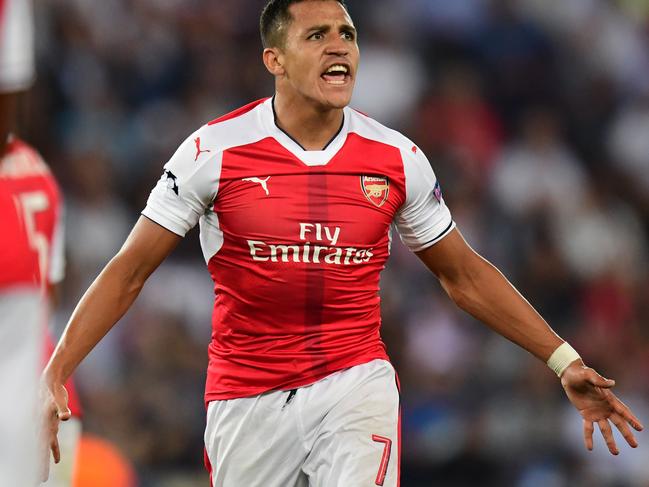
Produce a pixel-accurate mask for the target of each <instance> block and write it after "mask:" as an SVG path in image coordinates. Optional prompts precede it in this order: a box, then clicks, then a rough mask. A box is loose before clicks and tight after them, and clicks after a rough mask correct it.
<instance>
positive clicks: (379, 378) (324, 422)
mask: <svg viewBox="0 0 649 487" xmlns="http://www.w3.org/2000/svg"><path fill="white" fill-rule="evenodd" d="M302 392H306V393H305V394H301V393H302ZM298 394H301V395H302V397H300V399H301V400H302V402H300V403H299V404H302V405H306V407H311V408H312V410H313V412H314V413H315V414H314V415H313V416H312V418H313V419H314V423H313V425H312V426H313V430H312V434H311V439H312V446H311V452H310V454H309V456H308V457H307V460H306V462H305V464H304V467H303V470H304V472H305V473H306V474H307V476H308V478H309V486H311V487H349V486H361V485H362V486H373V485H378V486H385V487H396V486H397V485H398V482H399V454H400V452H399V447H400V445H399V434H400V432H399V392H398V388H397V384H396V378H395V373H394V369H393V368H392V365H391V364H389V363H388V362H385V361H378V360H377V361H373V362H370V363H368V364H364V365H360V366H357V367H352V368H351V369H348V370H346V371H344V372H341V373H339V374H334V375H333V376H330V377H328V378H327V379H325V380H323V381H321V382H319V383H316V384H314V385H313V386H312V387H311V388H310V389H309V390H308V391H306V390H305V391H303V390H302V389H301V390H300V391H299V392H298ZM309 395H311V397H307V396H309ZM323 399H324V400H325V401H328V406H327V407H326V408H325V409H324V410H322V409H321V405H322V404H324V402H323ZM318 416H319V417H318ZM304 417H305V418H307V417H308V415H307V414H306V413H305V414H304ZM317 421H319V423H318V422H317ZM307 437H309V436H308V435H307Z"/></svg>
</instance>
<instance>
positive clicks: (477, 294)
mask: <svg viewBox="0 0 649 487" xmlns="http://www.w3.org/2000/svg"><path fill="white" fill-rule="evenodd" d="M416 254H417V256H418V257H419V258H420V259H421V260H422V261H423V262H424V264H426V266H427V267H428V268H429V269H430V270H431V271H432V272H433V273H434V274H435V275H436V276H437V278H438V279H439V280H440V283H441V284H442V287H443V288H444V290H445V291H446V293H447V294H448V295H449V296H450V298H451V299H452V300H453V301H454V302H455V303H456V304H457V305H458V307H460V308H461V309H463V310H464V311H466V312H468V313H469V314H471V315H472V316H473V317H475V318H476V319H478V320H480V321H482V322H483V323H485V324H486V325H487V326H489V327H490V328H491V329H492V330H494V331H496V332H498V333H499V334H501V335H502V336H504V337H505V338H507V339H509V340H511V341H512V342H514V343H516V344H517V345H519V346H521V347H523V348H524V349H526V350H527V351H529V352H530V353H532V354H533V355H534V356H536V357H538V358H539V359H541V360H543V361H544V362H547V361H548V359H549V358H550V356H551V355H552V353H553V352H554V351H555V350H556V349H557V348H558V347H559V346H560V345H562V344H563V343H564V342H563V340H562V339H561V338H560V337H559V336H558V335H557V334H556V333H555V332H554V331H553V330H552V328H550V326H549V325H548V324H547V323H546V322H545V320H543V318H542V317H541V316H540V315H539V314H538V313H537V312H536V311H535V310H534V308H532V306H531V305H530V304H529V303H528V302H527V301H526V300H525V299H524V298H523V297H522V296H521V295H520V293H519V292H518V291H517V290H516V289H515V288H514V287H513V286H512V285H511V284H510V283H509V281H507V279H506V278H505V277H504V276H503V275H502V274H501V273H500V271H498V269H496V268H495V267H494V266H493V265H492V264H490V263H489V262H487V261H486V260H485V259H484V258H482V257H481V256H480V255H478V254H477V253H476V252H474V251H473V249H472V248H471V247H469V245H468V244H467V243H466V242H465V240H464V239H463V237H462V235H461V234H460V232H459V231H458V230H457V229H456V230H453V231H452V232H451V233H450V234H448V235H447V236H446V237H445V238H443V239H442V240H440V241H439V242H438V243H436V244H435V245H432V246H430V247H428V248H427V249H424V250H422V251H419V252H417V253H416ZM561 384H562V386H563V388H564V390H565V391H566V394H567V396H568V398H569V399H570V401H571V402H572V403H573V405H574V406H575V407H576V408H577V410H578V411H579V413H580V414H581V415H582V417H583V423H584V440H585V444H586V447H587V448H588V449H589V450H591V449H592V448H593V439H592V435H593V430H594V423H597V424H598V426H599V428H600V431H601V432H602V435H603V437H604V439H605V441H606V444H607V445H608V448H609V450H610V452H611V453H612V454H614V455H616V454H617V453H618V449H617V446H616V444H615V441H614V439H613V433H612V431H611V426H610V424H609V421H611V422H612V423H613V424H615V426H616V427H617V428H618V429H619V430H620V432H621V433H622V435H623V436H624V438H625V439H626V441H627V442H628V443H629V445H631V446H632V447H634V448H635V447H636V446H637V445H638V443H637V441H636V439H635V437H634V436H633V433H632V432H631V430H630V428H629V426H628V424H630V425H631V426H632V427H633V428H635V429H636V430H638V431H640V430H642V428H643V427H642V425H641V424H640V421H639V420H638V419H637V418H636V417H635V416H634V415H633V413H632V412H631V410H630V409H629V408H628V407H627V406H626V405H625V404H624V403H622V402H621V401H620V400H619V399H618V398H617V397H616V396H615V395H614V394H613V393H612V392H611V391H610V388H611V387H613V386H614V385H615V382H614V381H612V380H609V379H604V378H603V377H602V376H600V375H599V374H598V373H597V372H595V371H594V370H593V369H591V368H588V367H586V366H585V365H584V363H583V362H582V360H581V359H578V360H575V361H573V362H572V363H571V364H570V365H569V366H568V367H567V368H566V369H565V371H564V372H563V373H562V374H561ZM627 423H628V424H627Z"/></svg>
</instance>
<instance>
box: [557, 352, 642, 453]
mask: <svg viewBox="0 0 649 487" xmlns="http://www.w3.org/2000/svg"><path fill="white" fill-rule="evenodd" d="M561 385H562V386H563V388H564V390H565V391H566V394H567V395H568V399H570V402H572V404H573V405H574V406H575V407H576V408H577V411H579V414H581V416H582V418H583V421H584V441H585V444H586V448H587V449H588V450H592V449H593V431H594V429H595V426H594V423H597V425H598V426H599V430H600V432H601V433H602V436H603V437H604V441H605V442H606V445H607V446H608V449H609V451H610V452H611V453H612V454H613V455H617V454H618V453H619V450H618V448H617V445H616V444H615V440H614V438H613V431H612V430H611V425H610V424H609V421H610V422H611V423H613V424H614V425H615V426H616V428H617V429H618V430H620V433H622V436H623V437H624V439H625V440H626V441H627V443H628V444H629V445H631V447H632V448H636V447H637V446H638V441H637V440H636V439H635V436H634V435H633V433H632V431H631V429H630V428H629V425H631V426H632V427H633V428H634V429H635V430H637V431H642V429H643V426H642V424H641V423H640V421H639V420H638V418H636V417H635V415H634V414H633V413H632V412H631V410H630V409H629V408H628V406H627V405H626V404H624V403H623V402H622V401H620V400H619V399H618V398H617V397H616V396H615V394H613V393H612V392H611V390H610V389H611V388H612V387H613V386H614V385H615V381H614V380H610V379H605V378H604V377H602V376H601V375H599V374H598V373H597V372H595V371H594V370H593V369H591V368H589V367H586V366H585V365H584V364H583V362H581V360H575V361H574V362H572V363H571V364H570V365H569V366H568V368H567V369H566V370H565V371H564V372H563V374H562V375H561ZM627 423H628V424H627Z"/></svg>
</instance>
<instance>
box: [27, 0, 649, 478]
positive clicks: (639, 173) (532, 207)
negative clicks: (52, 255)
mask: <svg viewBox="0 0 649 487" xmlns="http://www.w3.org/2000/svg"><path fill="white" fill-rule="evenodd" d="M36 3H37V8H36V17H37V19H36V20H37V33H38V38H37V42H38V53H39V54H38V59H39V65H38V66H39V78H38V82H37V85H36V87H35V89H34V91H33V93H32V96H31V100H30V115H29V118H28V119H27V121H28V130H27V133H26V137H25V138H26V139H27V140H29V141H30V142H32V143H33V144H34V145H35V146H36V147H38V148H39V150H40V151H41V152H42V153H43V155H44V156H45V158H46V160H48V162H49V163H50V164H51V165H52V167H53V170H54V172H55V173H56V174H57V176H58V178H59V180H60V181H61V184H62V186H63V188H64V192H65V196H66V204H67V249H68V269H67V279H66V282H65V285H64V290H63V295H62V296H63V301H62V306H61V309H60V311H59V313H58V315H57V320H56V322H57V323H56V325H57V327H58V329H59V331H60V329H61V328H62V327H63V326H64V324H65V321H66V319H67V317H68V316H69V314H70V312H71V310H72V308H73V306H74V304H75V303H76V302H77V300H78V299H79V297H80V295H81V294H82V292H83V291H84V290H85V289H86V287H87V286H88V285H89V283H90V282H91V281H92V279H93V278H94V277H95V276H96V274H97V273H98V272H99V271H100V270H101V268H102V267H103V265H104V264H105V263H106V262H107V260H108V259H109V258H110V257H111V256H112V255H113V254H114V253H115V252H116V251H117V250H118V248H119V246H120V244H121V242H122V241H123V240H124V238H125V237H126V235H127V234H128V231H129V229H130V228H131V226H132V225H133V224H134V223H135V221H136V219H137V218H138V215H139V212H140V211H141V209H142V208H143V207H144V205H145V202H146V198H147V196H148V193H149V191H150V189H151V188H152V187H153V186H154V184H155V182H156V180H157V179H158V177H159V176H160V174H161V173H162V165H163V164H164V163H165V162H166V161H167V160H168V158H169V157H170V156H171V154H173V152H174V150H175V148H176V147H177V146H178V145H179V143H180V142H181V141H182V140H183V139H184V138H185V137H187V136H188V135H189V134H190V133H191V132H193V131H194V130H195V129H196V128H198V127H199V126H200V125H202V124H203V123H205V122H207V121H209V120H211V119H213V118H216V117H217V116H219V115H221V114H223V113H225V112H227V111H229V110H231V109H234V108H237V107H239V106H241V105H243V104H246V103H247V102H249V101H252V100H255V99H258V98H262V97H265V96H269V95H271V94H272V91H273V81H272V78H271V76H270V75H269V74H268V73H266V72H265V69H264V68H263V65H262V63H261V57H260V53H261V45H260V41H259V36H258V32H257V29H258V16H259V12H260V9H261V7H262V5H263V3H264V2H263V0H219V1H218V2H217V1H207V0H132V1H126V0H104V1H102V2H87V1H84V0H56V1H54V0H40V1H39V2H36ZM348 3H349V7H350V11H351V14H352V17H353V19H354V21H355V23H356V25H357V27H358V29H359V33H360V37H359V43H360V47H361V71H360V73H359V77H358V81H357V87H356V94H355V98H354V101H353V106H354V107H356V108H358V109H360V110H362V111H364V112H366V113H368V114H369V115H370V116H372V117H374V118H376V119H377V120H379V121H380V122H383V123H385V124H386V125H388V126H391V127H393V128H396V129H398V130H401V131H403V132H404V133H405V134H407V135H408V136H410V137H411V138H412V139H413V140H414V141H415V142H416V143H417V144H418V145H419V146H420V147H421V148H422V150H424V151H425V153H426V154H427V155H428V157H429V159H430V160H431V163H432V165H433V168H434V170H435V172H436V174H437V176H438V178H439V179H440V181H441V183H442V188H443V190H444V196H445V199H446V202H447V204H448V205H449V207H450V209H451V212H452V214H453V216H454V219H455V220H456V221H457V223H458V226H459V228H460V230H461V231H462V233H463V234H464V236H465V238H466V239H467V240H468V241H469V243H470V244H471V245H472V246H473V247H474V248H475V249H476V250H478V251H479V252H480V253H482V254H483V255H484V256H485V257H487V258H488V259H489V260H491V261H492V262H494V263H495V264H496V265H497V266H498V267H499V268H500V269H501V270H502V271H503V272H504V273H505V274H506V275H507V276H508V277H509V278H510V280H511V281H512V282H513V283H514V284H515V285H516V286H517V287H518V289H520V290H521V292H522V293H523V294H524V295H525V296H526V297H527V298H528V299H529V300H530V301H531V302H532V304H533V305H534V306H535V307H536V308H537V309H538V310H539V311H540V313H541V314H542V315H543V316H544V317H545V318H546V319H547V320H548V321H549V322H550V324H551V325H552V326H553V327H554V328H555V329H556V330H557V332H558V333H560V334H561V335H562V336H563V337H564V338H566V339H568V340H569V341H570V342H571V343H572V344H573V345H574V346H575V348H576V349H577V350H578V351H580V353H581V354H582V356H583V357H585V359H586V361H587V363H588V364H591V365H593V366H594V367H596V368H598V369H599V370H601V371H602V372H603V373H605V374H607V375H609V376H611V377H613V378H615V379H616V380H617V383H618V387H617V392H618V394H619V395H620V396H621V397H622V398H623V400H625V401H626V402H628V403H629V405H631V406H632V407H634V408H635V412H636V413H637V414H638V416H639V417H640V419H641V420H642V421H644V423H645V424H647V423H649V401H648V400H649V388H648V385H649V273H648V272H647V270H648V266H647V257H648V255H649V254H648V253H647V245H648V238H649V3H648V2H646V1H643V0H570V1H562V0H453V1H449V0H349V1H348ZM197 234H198V232H197V231H193V232H192V233H190V235H189V236H188V237H187V238H186V239H185V241H184V242H183V244H182V245H181V246H180V248H179V249H178V250H177V251H176V252H175V253H174V254H173V255H172V257H171V258H170V259H169V260H168V261H167V262H166V263H165V264H163V266H162V267H161V268H160V269H159V271H158V272H156V273H155V274H154V275H153V276H152V278H151V280H150V282H149V283H148V284H147V286H146V287H145V289H144V291H143V293H142V295H141V297H140V298H139V300H138V301H137V303H136V305H135V306H134V308H133V309H132V310H131V311H130V312H129V313H128V315H127V316H126V317H125V318H124V319H122V322H121V323H120V324H119V325H118V326H117V327H116V328H115V329H114V330H113V331H112V332H111V333H110V335H109V336H108V337H107V338H106V339H105V340H104V341H103V342H102V343H101V344H100V345H99V347H98V348H97V349H96V350H95V351H94V352H93V353H92V354H91V356H90V357H89V358H88V359H87V360H86V362H85V363H84V364H83V365H82V366H81V368H80V369H79V373H78V376H77V380H78V384H79V389H80V394H81V398H82V401H83V402H84V406H85V411H86V415H85V418H84V423H85V428H86V430H88V431H91V432H93V433H95V434H99V435H101V436H103V437H105V438H108V439H110V440H111V441H113V442H114V443H116V444H117V445H118V446H119V447H120V449H121V450H122V451H123V452H124V453H125V454H126V455H127V457H128V458H129V459H131V461H132V462H133V464H134V466H135V467H136V470H137V472H138V475H139V479H140V485H141V486H143V487H147V486H160V487H171V486H193V485H206V478H207V477H206V473H205V472H204V471H203V470H202V450H203V438H202V435H203V427H204V421H205V420H204V414H203V411H204V406H203V400H202V392H203V386H204V380H205V367H206V362H207V352H206V350H207V344H208V341H209V338H210V313H211V308H212V300H213V290H212V284H211V280H210V278H209V275H208V273H207V272H206V271H205V269H204V261H203V260H202V254H201V252H200V250H199V247H198V235H197ZM382 296H383V312H384V323H383V336H384V339H385V341H386V343H387V345H388V351H389V353H390V356H391V357H392V359H393V362H394V363H395V366H396V368H397V371H398V372H399V376H400V379H401V384H402V392H403V421H402V424H403V442H402V445H403V460H402V471H403V480H402V485H404V487H424V486H432V485H436V486H444V487H455V486H458V487H459V486H478V485H479V486H494V487H496V486H498V487H501V486H516V487H536V486H543V487H568V486H570V487H579V486H588V487H627V486H628V487H646V486H649V462H647V459H648V458H649V437H647V435H646V434H640V435H639V440H640V443H641V446H640V448H638V450H635V451H631V450H630V449H629V448H628V447H625V446H624V445H622V447H621V455H620V456H619V457H617V458H613V457H610V455H609V454H608V453H607V452H606V448H605V446H604V444H603V442H601V441H599V442H597V441H596V445H595V451H594V452H592V453H587V452H586V451H585V449H584V447H583V443H582V434H581V431H580V429H581V421H580V418H579V416H578V414H577V413H576V412H575V411H574V410H573V409H571V406H570V405H569V403H568V401H567V400H566V399H565V397H564V396H563V393H562V390H561V388H560V386H559V384H558V381H557V379H556V377H555V376H554V375H553V374H552V372H551V371H549V370H548V369H547V367H545V365H544V364H542V363H539V362H538V361H537V360H536V359H534V358H532V357H531V356H529V355H527V354H526V353H525V352H523V351H520V350H519V349H517V348H516V347H515V346H513V345H511V344H509V343H508V342H506V341H505V340H504V339H502V338H500V337H499V336H497V335H495V334H494V333H492V332H490V331H489V330H487V329H486V328H485V327H484V326H483V325H481V324H480V323H478V322H476V321H475V320H473V319H471V318H470V317H468V316H467V315H464V314H462V313H461V312H459V311H458V310H456V309H455V308H454V306H453V305H452V303H451V302H450V300H449V299H448V298H447V297H446V296H445V295H444V293H443V291H442V290H441V288H440V287H439V285H438V284H437V283H436V281H435V279H434V277H433V276H432V275H430V273H429V272H428V271H427V270H426V269H425V268H424V266H423V265H422V264H421V263H419V262H418V261H417V259H416V257H414V256H413V255H411V254H410V253H409V252H408V251H407V250H405V248H404V247H403V246H401V245H398V244H396V243H395V245H394V246H393V255H392V257H391V259H390V263H389V265H388V267H387V269H386V270H385V271H384V273H383V281H382ZM620 443H622V440H621V437H618V444H620Z"/></svg>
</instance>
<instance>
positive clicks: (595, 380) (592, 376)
mask: <svg viewBox="0 0 649 487" xmlns="http://www.w3.org/2000/svg"><path fill="white" fill-rule="evenodd" d="M586 380H587V381H588V382H590V383H591V384H592V385H594V386H595V387H602V388H604V389H610V388H611V387H613V386H614V385H615V381H614V380H612V379H605V378H604V377H602V376H601V375H599V374H598V373H597V372H595V371H594V370H593V369H587V371H586Z"/></svg>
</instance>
